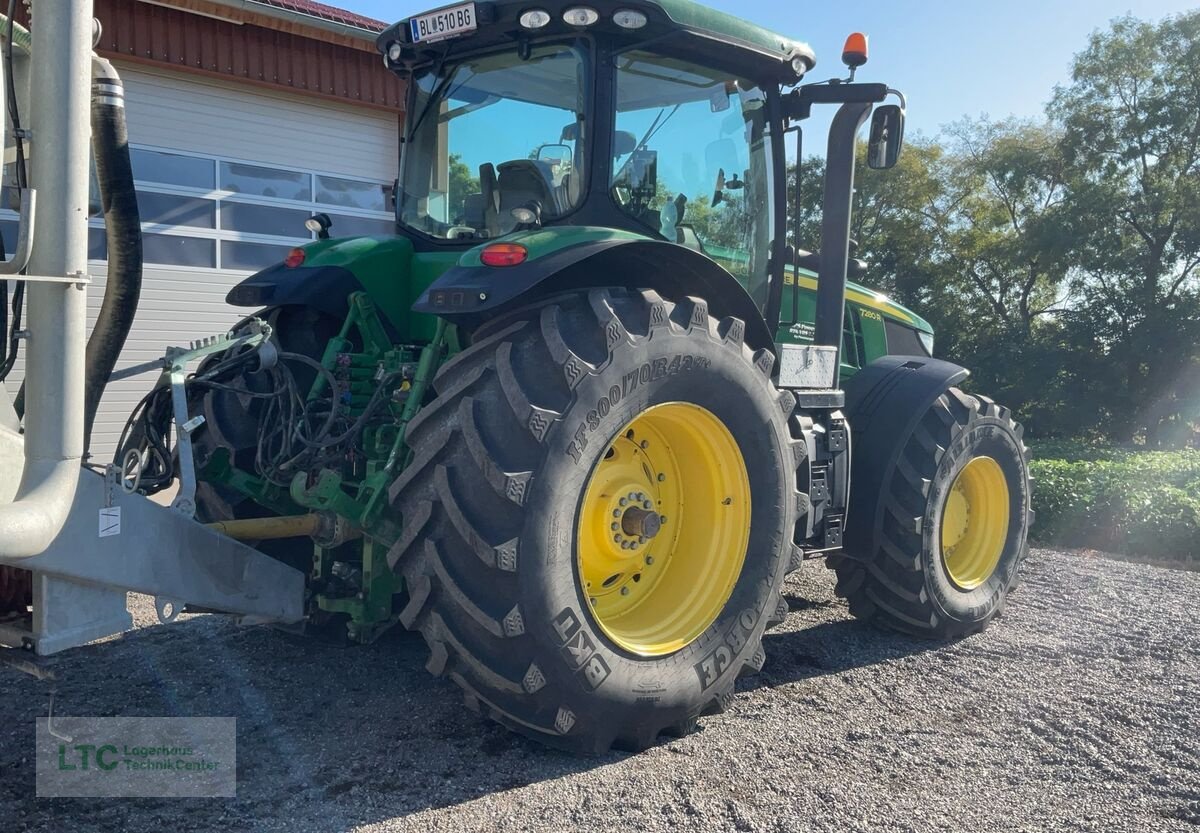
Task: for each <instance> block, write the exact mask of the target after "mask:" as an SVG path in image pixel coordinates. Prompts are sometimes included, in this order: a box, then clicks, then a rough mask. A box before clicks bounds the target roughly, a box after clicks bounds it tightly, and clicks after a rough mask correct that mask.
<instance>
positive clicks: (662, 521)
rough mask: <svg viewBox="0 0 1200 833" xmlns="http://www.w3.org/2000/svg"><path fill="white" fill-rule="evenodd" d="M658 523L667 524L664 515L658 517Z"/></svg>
mask: <svg viewBox="0 0 1200 833" xmlns="http://www.w3.org/2000/svg"><path fill="white" fill-rule="evenodd" d="M658 522H659V523H660V524H665V523H666V522H667V516H666V515H659V516H658Z"/></svg>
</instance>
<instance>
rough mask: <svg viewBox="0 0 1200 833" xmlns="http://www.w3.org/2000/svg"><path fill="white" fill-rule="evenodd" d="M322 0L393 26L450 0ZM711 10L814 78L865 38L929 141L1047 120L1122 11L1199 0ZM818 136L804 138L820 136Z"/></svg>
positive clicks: (1144, 13) (900, 2)
mask: <svg viewBox="0 0 1200 833" xmlns="http://www.w3.org/2000/svg"><path fill="white" fill-rule="evenodd" d="M326 2H331V3H332V4H333V5H338V6H341V7H343V8H346V9H350V10H351V11H356V12H359V13H360V14H365V15H369V16H371V17H374V18H377V19H380V20H386V21H389V22H390V21H395V20H400V19H403V18H405V17H408V16H409V15H411V14H414V13H418V12H421V11H425V10H427V9H431V8H437V7H439V6H442V5H446V4H447V3H448V2H449V0H426V2H425V3H413V2H411V0H326ZM706 5H709V6H713V7H715V8H718V9H721V10H723V11H727V12H730V13H733V14H737V15H739V16H741V17H744V18H746V19H748V20H750V21H752V22H754V23H758V24H760V25H764V26H767V27H769V28H771V29H774V30H776V31H778V32H780V33H782V34H785V35H790V36H792V37H794V38H797V39H799V40H804V41H807V42H808V43H809V44H810V45H811V46H812V47H813V49H814V50H815V51H816V53H817V66H816V68H815V69H814V70H813V71H812V72H811V73H810V74H809V76H808V78H809V80H824V79H826V78H830V77H833V76H837V75H842V74H843V73H844V69H843V68H842V67H841V63H840V55H841V47H842V43H843V41H844V40H845V37H846V35H847V34H849V33H850V32H852V31H862V32H865V33H867V35H868V36H869V37H870V53H871V60H870V62H869V63H868V64H867V65H866V66H865V67H863V68H862V69H861V70H859V74H858V79H859V80H861V81H882V82H886V83H888V84H889V85H891V86H892V87H895V88H897V89H899V90H901V91H902V92H903V93H904V94H905V95H906V96H907V98H908V111H907V118H908V121H907V125H908V130H909V131H919V132H920V133H923V134H924V135H926V136H933V135H936V134H937V133H938V131H939V129H940V128H941V126H943V125H945V124H949V123H951V122H954V121H957V120H958V119H960V118H962V117H963V116H971V117H978V116H980V115H982V114H987V115H989V116H991V117H993V118H1003V117H1006V116H1009V115H1014V116H1018V117H1022V118H1036V117H1040V116H1042V115H1043V113H1044V111H1045V104H1046V102H1047V101H1048V100H1049V98H1050V96H1051V94H1052V91H1053V88H1054V85H1055V84H1056V83H1066V82H1067V81H1069V80H1070V65H1071V56H1072V55H1074V54H1075V53H1076V52H1078V51H1080V50H1082V49H1083V48H1084V47H1085V46H1086V44H1087V39H1088V35H1089V34H1090V33H1091V32H1093V31H1094V30H1096V29H1098V28H1104V27H1105V26H1106V25H1107V23H1108V21H1110V20H1111V19H1113V18H1114V17H1118V16H1121V15H1123V14H1126V13H1132V14H1134V15H1135V16H1137V17H1141V18H1144V19H1149V20H1157V19H1159V18H1161V17H1164V16H1166V15H1168V14H1175V13H1178V12H1182V11H1186V10H1188V9H1191V8H1195V7H1196V5H1197V0H1000V2H980V1H979V0H958V2H954V0H924V1H923V2H916V1H915V0H842V2H833V1H832V0H824V2H799V0H797V2H778V0H708V2H706ZM822 122H825V123H827V120H824V119H823V120H820V121H818V120H816V119H814V124H813V125H812V128H816V127H818V126H819V125H821V123H822ZM812 128H809V129H808V130H807V132H808V135H809V136H810V137H811V136H814V135H819V133H818V131H816V130H814V129H812ZM808 141H809V142H810V145H811V144H812V142H813V140H812V139H809V140H808ZM816 149H817V148H815V147H808V148H806V152H808V151H812V150H816Z"/></svg>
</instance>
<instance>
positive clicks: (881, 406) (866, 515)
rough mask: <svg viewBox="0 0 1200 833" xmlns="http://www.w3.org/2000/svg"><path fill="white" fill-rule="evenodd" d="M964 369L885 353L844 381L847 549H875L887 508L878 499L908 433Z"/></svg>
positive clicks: (962, 375)
mask: <svg viewBox="0 0 1200 833" xmlns="http://www.w3.org/2000/svg"><path fill="white" fill-rule="evenodd" d="M968 373H969V372H968V371H967V370H966V369H964V368H962V367H959V366H958V365H956V364H951V363H950V362H944V361H941V360H940V359H931V358H929V357H928V356H884V357H882V358H880V359H877V360H875V361H873V362H871V363H870V364H868V365H867V366H866V367H864V368H863V369H862V370H860V371H858V373H856V374H855V375H854V376H853V377H852V378H851V379H850V380H848V381H847V382H846V409H845V412H846V417H847V419H848V420H849V422H850V430H851V433H852V435H853V445H852V447H853V449H854V457H853V459H852V460H851V463H850V483H851V487H850V506H849V511H848V513H847V521H848V523H847V525H846V530H845V533H844V538H843V540H844V543H843V546H844V548H845V550H846V552H847V553H848V554H850V555H856V556H860V557H866V556H869V555H870V554H871V553H874V552H875V551H876V550H877V548H878V546H879V539H880V536H881V535H882V532H883V513H884V511H885V505H884V504H885V501H884V500H881V499H880V498H881V497H882V496H883V495H884V491H885V487H886V484H888V483H890V482H891V480H892V475H893V474H894V473H895V471H896V464H897V461H898V460H899V459H900V454H901V452H902V451H903V450H904V446H905V444H906V443H907V442H908V438H909V437H910V436H911V435H912V432H913V431H914V430H915V429H916V427H917V423H918V422H920V420H921V418H922V417H923V416H925V412H926V411H928V410H929V407H930V406H931V405H932V404H933V403H934V402H935V401H937V398H938V397H939V396H941V395H942V393H943V392H945V391H946V389H947V388H950V387H952V386H953V385H956V384H958V383H959V382H961V381H962V380H963V379H965V378H967V376H968Z"/></svg>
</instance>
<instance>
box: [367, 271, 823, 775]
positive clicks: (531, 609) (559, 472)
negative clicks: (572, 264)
mask: <svg viewBox="0 0 1200 833" xmlns="http://www.w3.org/2000/svg"><path fill="white" fill-rule="evenodd" d="M744 329H745V328H744V324H743V322H741V321H739V320H737V319H733V318H726V319H723V320H721V321H716V320H713V319H710V318H709V316H708V312H707V307H706V305H705V303H704V302H703V301H701V300H698V299H686V300H683V301H681V302H679V303H677V304H672V303H669V302H666V301H664V300H663V299H662V298H660V297H659V296H658V295H657V294H655V293H654V292H630V291H627V290H621V289H611V290H593V291H590V292H578V293H572V294H567V295H562V296H558V297H555V298H550V299H548V300H546V301H544V302H542V303H539V304H537V305H534V306H531V307H528V308H525V309H523V310H520V311H518V312H516V313H513V314H512V315H510V316H507V317H505V318H504V319H502V320H498V321H495V322H492V323H489V324H487V325H485V327H484V328H483V329H482V330H481V331H480V332H478V333H476V336H475V340H474V343H473V344H472V346H471V347H469V348H468V349H466V350H465V351H463V352H462V353H461V354H459V355H458V356H457V357H456V358H455V359H453V360H452V361H450V362H449V363H448V364H447V365H446V366H445V367H444V368H443V369H442V371H441V372H440V373H439V374H438V377H437V381H436V387H437V391H438V397H437V398H436V399H435V400H434V401H433V402H432V403H431V404H430V405H429V406H427V407H426V408H425V409H424V410H423V411H422V412H421V413H420V414H419V415H418V417H417V418H416V419H415V420H414V421H413V423H412V425H411V427H410V429H409V433H408V442H409V444H410V445H411V446H412V448H413V450H414V452H415V456H414V461H413V463H412V464H411V465H410V466H409V468H408V469H406V470H405V471H404V473H403V474H402V475H401V477H400V478H399V479H398V480H397V482H396V483H395V484H394V485H393V487H392V490H391V499H392V505H393V507H394V508H395V509H396V510H398V512H399V513H400V515H401V517H402V522H403V530H404V532H403V536H402V539H401V540H400V541H399V542H398V543H397V544H396V545H395V546H394V547H393V548H392V550H391V552H390V553H389V560H390V561H391V563H392V564H393V565H394V567H395V569H397V570H398V571H399V572H400V573H401V574H402V575H403V577H404V580H405V583H406V587H407V589H408V595H409V598H408V602H407V604H406V606H405V607H404V609H403V612H402V614H401V621H402V622H403V623H404V625H405V626H406V627H408V628H410V629H415V630H419V631H420V632H421V633H422V635H423V636H424V638H425V641H426V642H427V644H428V646H429V650H430V658H429V663H428V668H429V670H430V671H432V672H433V673H435V674H438V675H445V676H448V677H449V678H451V679H452V680H453V681H454V682H455V683H457V684H458V685H459V686H460V687H461V688H462V689H463V690H464V692H465V693H466V701H467V704H468V706H470V707H472V708H474V709H476V710H477V711H481V712H483V713H485V714H487V715H488V716H489V717H491V718H493V719H495V720H497V721H499V722H500V723H502V724H504V725H506V726H508V727H510V728H512V729H514V730H516V731H518V732H521V733H524V734H527V735H530V736H532V737H534V738H537V739H539V740H542V741H544V742H547V743H550V744H552V745H555V746H560V747H564V748H568V749H571V750H575V751H586V752H600V751H604V750H607V749H608V748H610V747H611V746H614V745H616V746H620V747H622V748H626V749H640V748H644V747H646V746H648V745H650V744H652V743H654V742H655V739H656V738H657V737H658V735H659V734H660V733H663V732H666V733H674V734H682V733H684V732H687V731H689V730H690V729H691V728H692V727H694V725H695V723H696V720H697V718H698V717H699V716H700V715H702V714H706V713H710V712H713V711H719V710H722V709H724V708H725V707H726V706H727V705H728V703H729V701H730V699H731V698H732V696H733V689H734V681H735V680H736V678H737V677H738V676H739V675H740V674H741V673H743V672H745V671H747V670H748V669H749V670H757V669H759V668H761V667H762V663H763V659H764V656H763V650H762V644H761V637H762V633H763V630H764V629H765V628H767V627H769V626H771V625H772V624H776V623H778V622H780V621H782V620H783V617H784V616H785V615H786V613H787V606H786V604H785V603H784V602H783V601H782V600H781V598H780V592H779V591H780V586H781V584H782V581H783V577H784V575H785V573H786V572H787V570H788V567H789V562H790V560H791V558H792V538H793V534H794V527H795V523H796V511H797V510H796V507H797V503H798V494H797V493H796V485H795V484H796V474H795V466H796V463H797V461H798V460H799V459H801V457H802V454H800V453H799V452H798V447H799V446H800V443H799V441H797V440H793V439H792V437H791V435H790V434H789V429H788V415H789V414H790V413H791V410H792V408H793V407H794V405H795V400H794V398H793V397H792V395H791V394H789V393H786V392H780V391H779V390H777V389H776V388H775V387H774V385H773V384H772V383H771V379H770V373H771V368H772V364H773V362H774V357H773V356H772V355H771V353H770V352H769V351H766V350H759V351H757V352H755V351H753V350H752V349H751V348H749V347H748V346H746V345H745V344H743V343H742V335H743V332H744Z"/></svg>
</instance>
